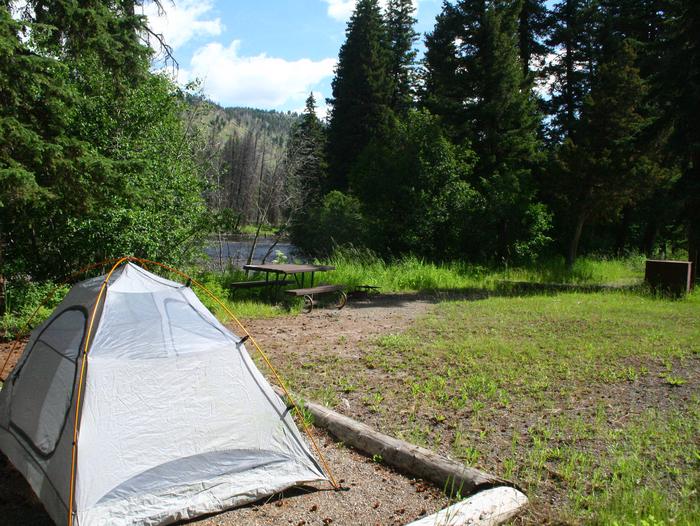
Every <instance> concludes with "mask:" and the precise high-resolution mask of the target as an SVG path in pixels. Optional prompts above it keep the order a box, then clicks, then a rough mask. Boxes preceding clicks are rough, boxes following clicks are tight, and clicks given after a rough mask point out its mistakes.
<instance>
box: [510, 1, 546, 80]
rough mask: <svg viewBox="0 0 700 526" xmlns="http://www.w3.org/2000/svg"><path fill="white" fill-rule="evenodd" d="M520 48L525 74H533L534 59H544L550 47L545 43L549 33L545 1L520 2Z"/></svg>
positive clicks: (518, 3)
mask: <svg viewBox="0 0 700 526" xmlns="http://www.w3.org/2000/svg"><path fill="white" fill-rule="evenodd" d="M516 5H518V6H519V7H520V12H519V14H518V47H519V49H520V61H521V62H522V65H523V73H524V74H525V76H529V75H530V73H531V72H533V67H532V66H533V59H535V58H540V59H542V58H544V57H545V55H546V54H547V53H548V51H549V47H548V46H547V45H546V44H545V43H544V40H545V36H546V34H547V32H548V29H549V26H548V23H547V22H548V16H547V6H546V5H545V2H544V0H519V2H517V3H516Z"/></svg>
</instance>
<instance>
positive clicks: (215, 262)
mask: <svg viewBox="0 0 700 526" xmlns="http://www.w3.org/2000/svg"><path fill="white" fill-rule="evenodd" d="M273 243H274V239H273V238H264V237H261V238H259V239H258V244H257V246H256V247H255V252H254V254H253V263H262V262H263V258H264V257H265V254H267V251H268V250H269V248H270V247H271V246H272V244H273ZM252 245H253V240H252V239H240V240H224V241H223V243H222V245H221V247H219V242H218V241H217V240H216V239H212V240H210V241H209V242H208V243H207V246H206V248H205V249H204V251H205V252H206V254H207V256H209V264H210V265H211V266H212V267H214V268H219V264H220V263H222V264H223V267H224V268H226V267H229V266H232V267H234V268H241V267H242V266H243V265H245V264H246V260H247V259H248V254H249V253H250V247H251V246H252ZM277 251H280V252H281V253H282V254H284V255H285V256H286V257H287V262H288V263H293V262H296V261H298V262H302V263H306V262H307V261H308V259H307V258H306V257H304V255H303V254H302V252H301V250H299V248H298V247H296V246H294V245H292V244H291V243H287V242H284V243H283V242H279V243H277V245H275V248H273V249H272V252H271V253H270V255H268V256H267V259H266V260H265V263H272V260H273V259H275V254H276V252H277Z"/></svg>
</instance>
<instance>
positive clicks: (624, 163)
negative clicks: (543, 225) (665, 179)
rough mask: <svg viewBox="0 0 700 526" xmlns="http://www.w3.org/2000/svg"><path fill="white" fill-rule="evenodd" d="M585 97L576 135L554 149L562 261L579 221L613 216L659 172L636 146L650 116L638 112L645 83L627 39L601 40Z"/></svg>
mask: <svg viewBox="0 0 700 526" xmlns="http://www.w3.org/2000/svg"><path fill="white" fill-rule="evenodd" d="M603 51H604V52H603V54H602V55H601V60H600V62H599V65H598V69H597V72H596V75H595V77H594V79H593V84H592V88H591V93H590V95H589V96H587V97H586V99H585V101H584V105H583V108H582V114H581V119H580V121H579V122H578V123H577V130H576V134H575V136H576V140H575V141H574V140H572V139H567V140H566V142H565V143H564V145H563V146H562V148H561V149H560V150H559V152H558V154H557V159H558V161H559V166H560V168H561V172H559V174H558V175H559V177H558V181H559V187H558V195H559V197H560V198H561V199H563V200H564V202H563V204H562V207H561V208H562V209H564V210H568V212H569V214H570V215H569V216H568V217H570V233H569V242H568V250H567V263H568V264H569V265H573V263H574V261H575V260H576V257H577V253H578V246H579V241H580V239H581V233H582V230H583V227H584V226H585V225H586V224H587V223H590V222H592V221H605V220H610V219H613V218H616V217H617V216H618V214H619V213H620V212H621V210H622V209H623V208H624V207H625V206H630V205H634V204H636V203H638V202H639V201H640V200H641V199H643V198H644V197H645V196H646V195H648V194H649V192H650V191H651V190H652V189H653V188H654V187H655V186H656V184H657V182H658V180H659V179H660V178H662V176H663V172H662V171H661V170H660V169H659V167H658V165H657V164H656V163H655V162H654V160H653V159H652V158H651V156H650V155H648V154H647V153H646V152H644V151H643V149H642V148H641V147H640V140H641V138H642V137H643V135H644V131H645V129H646V128H647V127H648V126H649V120H648V119H645V117H644V116H643V115H642V113H641V109H642V108H643V104H644V96H645V91H646V89H647V88H646V86H645V83H644V82H643V80H642V79H641V77H640V75H639V69H638V68H637V67H636V53H635V51H634V48H633V46H632V44H631V43H630V42H629V41H626V40H625V41H622V42H619V41H615V40H611V41H608V42H606V43H605V45H604V50H603Z"/></svg>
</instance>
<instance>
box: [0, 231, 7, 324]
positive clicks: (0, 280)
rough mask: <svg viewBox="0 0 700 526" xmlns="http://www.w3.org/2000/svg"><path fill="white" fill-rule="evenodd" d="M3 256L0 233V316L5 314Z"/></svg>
mask: <svg viewBox="0 0 700 526" xmlns="http://www.w3.org/2000/svg"><path fill="white" fill-rule="evenodd" d="M4 255H5V243H4V242H3V238H2V232H0V316H2V315H4V314H5V293H6V290H5V276H4V273H3V262H4V260H5V259H4Z"/></svg>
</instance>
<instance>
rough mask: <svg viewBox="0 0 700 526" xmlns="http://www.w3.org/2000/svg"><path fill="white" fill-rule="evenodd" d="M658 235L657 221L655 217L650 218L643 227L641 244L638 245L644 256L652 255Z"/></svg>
mask: <svg viewBox="0 0 700 526" xmlns="http://www.w3.org/2000/svg"><path fill="white" fill-rule="evenodd" d="M658 237H659V223H658V221H657V220H656V219H650V220H649V221H648V222H647V224H646V226H645V228H644V235H643V236H642V244H641V246H640V247H639V248H640V249H641V251H642V252H643V253H644V255H645V256H646V257H648V258H650V257H652V256H653V255H654V246H655V245H656V238H658Z"/></svg>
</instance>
